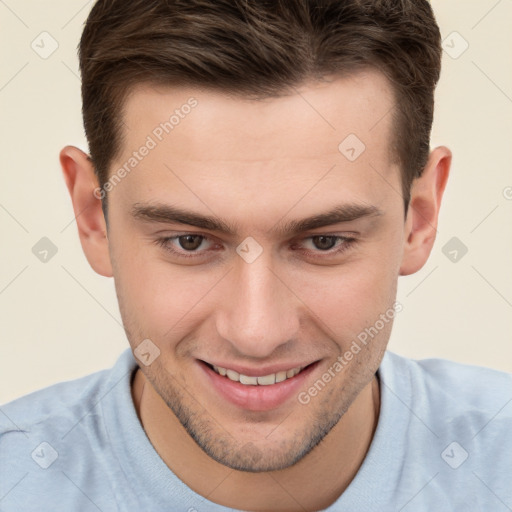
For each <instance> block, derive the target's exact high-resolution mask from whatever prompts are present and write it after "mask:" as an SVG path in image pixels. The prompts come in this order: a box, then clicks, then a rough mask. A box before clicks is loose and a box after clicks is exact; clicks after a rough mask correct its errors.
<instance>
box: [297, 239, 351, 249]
mask: <svg viewBox="0 0 512 512" xmlns="http://www.w3.org/2000/svg"><path fill="white" fill-rule="evenodd" d="M345 241H346V240H345V239H344V238H343V237H341V236H331V235H316V236H311V237H309V238H306V239H304V245H305V246H306V248H307V249H309V250H317V251H318V250H319V251H329V250H331V249H334V248H335V247H337V246H340V245H342V244H343V243H344V242H345Z"/></svg>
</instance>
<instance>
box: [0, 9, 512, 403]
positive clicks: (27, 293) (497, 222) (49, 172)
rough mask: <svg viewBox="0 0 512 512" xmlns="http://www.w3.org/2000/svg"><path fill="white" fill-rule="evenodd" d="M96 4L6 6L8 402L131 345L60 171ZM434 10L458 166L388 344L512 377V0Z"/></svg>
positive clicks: (2, 276)
mask: <svg viewBox="0 0 512 512" xmlns="http://www.w3.org/2000/svg"><path fill="white" fill-rule="evenodd" d="M91 5H92V2H85V1H84V0H65V1H64V0H59V1H57V0H52V1H45V2H39V1H34V0H31V1H28V0H23V1H22V0H5V1H4V0H2V1H1V2H0V23H1V26H2V31H1V32H0V48H1V52H2V65H1V68H0V109H1V110H0V111H1V113H2V115H1V121H0V122H1V126H0V130H1V132H0V137H1V140H2V148H3V149H2V153H1V154H2V165H1V170H0V172H1V181H0V183H1V187H0V232H1V236H2V241H1V245H0V247H1V249H0V250H1V258H2V265H1V267H0V319H1V320H0V325H1V349H0V403H2V402H5V401H8V400H10V399H13V398H15V397H18V396H20V395H23V394H26V393H28V392H30V391H33V390H35V389H38V388H41V387H43V386H47V385H50V384H52V383H54V382H58V381H62V380H67V379H72V378H76V377H79V376H82V375H85V374H88V373H91V372H93V371H96V370H98V369H102V368H106V367H109V366H111V365H112V364H113V363H114V361H115V360H116V358H117V356H118V354H119V353H120V352H121V351H122V350H123V349H124V348H126V347H127V346H128V342H127V341H126V339H125V335H124V331H123V328H122V325H121V320H120V316H119V311H118V308H117V301H116V297H115V293H114V287H113V282H112V281H111V280H109V279H105V278H102V277H100V276H98V275H96V274H95V273H94V272H93V271H92V269H91V268H90V267H89V265H88V263H87V261H86V259H85V257H84V256H83V254H82V250H81V247H80V243H79V239H78V235H77V232H76V224H75V222H74V218H73V212H72V208H71V203H70V201H69V198H68V195H67V190H66V188H65V186H64V181H63V179H62V176H61V172H60V167H59V163H58V152H59V150H60V148H61V147H63V146H64V145H66V144H74V145H77V146H79V147H81V148H82V149H86V144H85V138H84V135H83V130H82V122H81V114H80V108H81V105H80V81H79V76H78V66H77V57H76V46H77V43H78V40H79V37H80V33H81V28H82V24H83V22H84V20H85V18H86V16H87V14H88V12H89V10H90V8H91ZM433 6H434V10H435V12H436V15H437V19H438V22H439V24H440V27H441V31H442V35H443V39H445V38H447V44H448V45H449V46H447V50H449V51H450V52H451V53H452V56H450V55H448V53H445V54H444V56H443V59H444V61H443V72H442V78H441V83H440V85H439V87H438V90H437V103H436V118H435V124H434V132H433V138H432V147H435V146H437V145H441V144H444V145H447V146H448V147H450V148H451V149H452V151H453V153H454V160H453V167H452V175H451V179H450V183H449V185H448V189H447V192H446V196H445V204H444V208H443V209H442V212H441V222H440V228H439V234H438V239H437V242H436V245H435V247H434V251H433V254H432V256H431V258H430V260H429V262H428V263H427V264H426V266H425V267H424V269H422V270H421V271H420V272H419V273H418V274H416V275H414V276H410V277H406V278H401V280H400V284H399V293H398V300H399V301H400V302H401V303H402V305H403V312H402V313H400V314H399V315H398V316H397V319H396V323H395V328H394V331H393V335H392V338H391V342H390V348H391V349H392V350H394V351H396V352H398V353H401V354H404V355H407V356H410V357H413V358H425V357H442V358H448V359H453V360H456V361H461V362H467V363H473V364H478V365H482V366H489V367H494V368H499V369H502V370H505V371H508V372H511V371H512V343H511V335H510V333H511V330H512V329H511V328H512V229H511V228H512V172H511V164H512V65H511V64H512V62H511V61H512V30H511V20H512V0H500V1H497V0H478V1H476V0H472V1H469V0H450V1H446V0H436V1H434V2H433ZM454 31H455V32H457V33H458V34H459V35H453V34H452V33H453V32H454ZM42 32H48V33H49V34H50V35H51V36H46V35H43V36H40V34H41V33H42ZM42 38H45V39H44V40H43V42H41V41H42ZM51 38H53V39H54V40H55V41H56V42H57V43H58V48H57V49H56V50H55V51H54V53H53V54H52V55H50V56H48V57H47V58H45V59H43V58H41V57H40V56H39V55H38V53H36V51H34V50H33V49H32V47H31V44H32V41H35V43H34V46H35V45H39V47H37V46H35V47H36V48H38V51H39V52H43V51H49V50H50V49H51V48H52V47H51V45H52V39H51ZM461 38H463V39H461ZM464 41H466V42H467V44H469V47H468V48H467V50H466V51H465V52H464V53H462V54H461V55H460V56H458V58H453V56H457V54H458V53H460V52H461V50H462V49H463V48H464V46H463V45H464ZM43 44H44V46H43ZM53 44H55V43H53ZM507 187H510V188H507ZM42 237H48V238H49V239H50V240H51V241H52V242H53V244H55V246H56V247H57V249H58V252H57V254H56V255H55V256H54V257H52V258H51V259H50V260H49V261H48V262H46V263H42V262H41V261H39V259H37V258H36V257H35V255H34V254H33V253H32V247H33V246H34V245H35V244H36V243H37V242H38V241H39V240H40V239H41V238H42ZM453 237H457V238H458V239H459V240H460V241H461V242H462V243H464V244H465V246H466V247H467V248H468V253H467V254H466V255H465V256H464V257H462V258H460V253H459V261H458V262H456V263H454V262H452V261H450V259H448V257H446V256H445V254H444V253H443V247H444V246H445V244H446V243H447V242H448V241H449V240H450V239H452V238H453Z"/></svg>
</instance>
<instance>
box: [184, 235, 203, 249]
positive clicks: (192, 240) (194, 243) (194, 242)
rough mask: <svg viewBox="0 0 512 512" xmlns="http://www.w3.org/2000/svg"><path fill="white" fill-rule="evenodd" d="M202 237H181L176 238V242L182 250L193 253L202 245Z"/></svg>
mask: <svg viewBox="0 0 512 512" xmlns="http://www.w3.org/2000/svg"><path fill="white" fill-rule="evenodd" d="M203 240H204V237H203V236H201V235H183V236H180V237H178V242H179V244H180V247H181V248H182V249H185V250H186V251H195V250H196V249H198V248H199V247H200V246H201V244H202V243H203Z"/></svg>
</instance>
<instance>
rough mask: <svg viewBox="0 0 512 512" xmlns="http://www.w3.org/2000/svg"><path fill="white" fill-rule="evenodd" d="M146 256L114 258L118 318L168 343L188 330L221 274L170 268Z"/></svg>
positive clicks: (129, 254) (175, 267) (145, 254)
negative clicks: (120, 317)
mask: <svg viewBox="0 0 512 512" xmlns="http://www.w3.org/2000/svg"><path fill="white" fill-rule="evenodd" d="M148 252H149V250H145V251H142V250H141V251H140V253H138V254H137V253H135V252H133V251H132V252H131V253H127V252H121V251H119V252H118V254H116V258H115V261H116V263H115V265H114V278H115V283H116V290H117V295H118V300H119V304H120V308H121V314H122V315H123V320H124V322H125V325H129V326H131V328H132V329H131V330H132V331H135V332H138V333H141V334H142V335H143V336H144V337H147V338H150V339H154V340H161V341H162V342H163V341H164V340H165V343H169V342H171V341H172V340H173V339H176V338H181V337H182V336H184V335H185V334H186V333H187V329H188V330H190V325H191V323H194V322H195V321H196V320H197V315H198V314H199V313H200V312H201V310H202V309H203V307H202V303H206V301H207V297H208V293H209V291H210V290H211V289H212V288H213V287H214V286H215V283H216V282H218V281H219V278H220V277H222V274H219V272H218V271H213V272H212V271H208V270H206V269H205V270H203V271H198V267H194V268H193V267H189V268H187V267H178V266H175V265H171V264H170V263H169V262H166V261H165V260H164V259H163V258H162V257H159V256H155V255H154V253H153V256H151V257H150V256H149V255H148ZM191 269H192V270H191ZM194 269H195V270H194Z"/></svg>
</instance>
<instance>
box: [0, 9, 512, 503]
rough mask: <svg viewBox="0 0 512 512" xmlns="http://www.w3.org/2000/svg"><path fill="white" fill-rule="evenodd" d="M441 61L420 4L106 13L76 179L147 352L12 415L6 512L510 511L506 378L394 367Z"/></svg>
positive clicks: (423, 202) (75, 192) (86, 226)
mask: <svg viewBox="0 0 512 512" xmlns="http://www.w3.org/2000/svg"><path fill="white" fill-rule="evenodd" d="M440 60H441V48H440V34H439V30H438V27H437V25H436V22H435V19H434V16H433V13H432V10H431V8H430V6H429V4H428V2H426V1H423V0H414V1H413V0H381V1H371V0H367V1H361V0H359V1H358V0H293V1H292V0H288V1H285V0H280V1H259V2H256V1H254V0H222V1H219V0H187V1H180V0H169V1H167V2H162V1H160V0H150V1H148V0H144V1H143V0H131V1H129V2H126V1H122V0H111V1H106V0H105V1H104V0H99V1H98V2H97V3H96V4H95V6H94V7H93V9H92V11H91V14H90V15H89V18H88V20H87V23H86V26H85V29H84V33H83V36H82V40H81V43H80V66H81V72H82V98H83V115H84V125H85V129H86V134H87V137H88V141H89V149H90V156H89V155H86V154H85V153H83V152H82V151H80V150H79V149H77V148H74V147H66V148H64V149H63V150H62V152H61V164H62V168H63V171H64V176H65V179H66V183H67V187H68V189H69V192H70V195H71V199H72V202H73V207H74V211H75V214H76V221H77V225H78V230H79V235H80V240H81V243H82V247H83V249H84V252H85V254H86V256H87V259H88V261H89V263H90V264H91V266H92V268H93V269H94V270H95V271H96V272H98V273H99V274H101V275H104V276H107V277H110V276H113V277H114V281H115V286H116V291H117V296H118V300H119V305H120V310H121V315H122V319H123V323H124V327H125V331H126V334H127V338H128V341H129V343H130V349H127V351H126V352H125V353H123V354H122V355H121V356H120V358H119V360H118V362H117V363H116V365H115V366H114V368H112V369H111V370H109V371H103V372H99V373H96V374H93V375H90V376H87V377H83V378H81V379H79V380H76V381H72V382H67V383H61V384H57V385H55V386H52V387H50V388H47V389H45V390H42V391H39V392H36V393H34V394H31V395H29V396H27V397H23V398H21V399H18V400H15V401H14V402H11V403H10V404H7V405H6V406H5V407H3V409H2V411H3V413H4V414H3V415H2V419H1V429H0V448H1V453H2V456H1V462H0V464H1V466H0V469H1V475H2V480H1V483H0V486H1V487H0V496H2V497H3V499H2V501H0V509H1V510H2V511H11V510H16V511H18V510H23V511H31V510H52V511H56V510H66V511H69V510H103V511H110V510H119V511H142V510H144V511H164V510H165V511H194V510H197V511H225V510H232V509H235V510H254V511H256V510H258V511H273V512H275V511H314V510H329V511H345V510H350V511H370V510H371V511H373V510H378V511H387V510H404V511H407V510H414V511H431V510H443V511H449V510H457V511H458V510H461V511H468V510H475V511H476V510H478V511H481V510H486V511H488V510H493V511H494V510H507V508H508V509H510V507H512V490H511V489H512V488H511V486H510V482H511V479H512V471H511V457H512V455H511V452H512V441H511V439H510V434H509V432H510V429H511V428H512V407H511V404H512V401H511V399H512V385H511V384H512V383H511V381H510V377H509V376H507V375H506V374H504V373H500V372H496V371H492V370H486V369H483V368H476V367H469V366H464V365H460V364H455V363H449V362H446V361H440V360H437V361H436V360H429V361H422V362H415V361H411V360H408V359H405V358H402V357H399V356H397V355H395V354H392V353H390V352H386V346H387V343H388V340H389V337H390V334H391V328H392V324H393V320H394V317H395V315H396V314H397V313H398V312H400V311H401V310H402V305H401V304H400V303H398V302H396V287H397V279H398V276H400V275H408V274H412V273H414V272H417V271H418V270H419V269H421V268H422V266H423V265H424V264H425V262H426V261H427V258H428V256H429V254H430V251H431V249H432V246H433V244H434V240H435V234H436V227H437V221H438V214H439V209H440V204H441V199H442V196H443V191H444V189H445V185H446V182H447V178H448V173H449V168H450V163H451V152H450V150H449V149H448V148H446V147H444V146H442V147H438V148H435V149H433V150H432V151H430V147H429V142H430V141H429V138H430V130H431V125H432V119H433V97H434V89H435V86H436V83H437V81H438V78H439V72H440Z"/></svg>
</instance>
